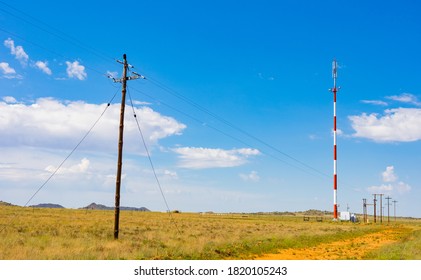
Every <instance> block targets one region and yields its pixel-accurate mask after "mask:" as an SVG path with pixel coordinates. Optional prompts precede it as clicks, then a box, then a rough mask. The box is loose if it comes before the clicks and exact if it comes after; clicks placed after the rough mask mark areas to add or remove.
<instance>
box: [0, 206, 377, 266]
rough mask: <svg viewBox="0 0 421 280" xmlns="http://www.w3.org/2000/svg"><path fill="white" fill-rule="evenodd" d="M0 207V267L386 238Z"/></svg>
mask: <svg viewBox="0 0 421 280" xmlns="http://www.w3.org/2000/svg"><path fill="white" fill-rule="evenodd" d="M113 223H114V212H113V211H100V210H71V209H32V208H23V207H10V206H7V207H6V206H0V228H4V229H3V230H2V231H1V232H0V259H63V260H71V259H100V260H106V259H247V258H248V259H251V258H253V257H254V256H256V255H263V254H266V253H275V252H277V251H278V250H280V249H285V248H305V247H309V246H316V245H317V244H320V243H326V242H334V241H339V240H343V239H348V238H354V237H358V236H362V235H365V234H368V233H373V232H377V231H379V230H381V228H380V227H379V226H378V225H358V224H351V223H338V222H329V221H327V220H325V221H324V222H303V220H302V217H293V216H276V215H240V214H238V215H236V214H227V215H212V214H210V215H200V214H197V213H182V214H172V219H171V218H170V216H169V215H168V214H167V213H154V212H130V211H122V212H121V216H120V236H119V237H120V238H119V240H117V241H116V240H114V239H113Z"/></svg>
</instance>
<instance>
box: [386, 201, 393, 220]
mask: <svg viewBox="0 0 421 280" xmlns="http://www.w3.org/2000/svg"><path fill="white" fill-rule="evenodd" d="M385 199H386V200H387V224H389V222H390V212H389V205H390V202H389V200H391V199H392V198H391V197H390V196H387V197H386V198H385Z"/></svg>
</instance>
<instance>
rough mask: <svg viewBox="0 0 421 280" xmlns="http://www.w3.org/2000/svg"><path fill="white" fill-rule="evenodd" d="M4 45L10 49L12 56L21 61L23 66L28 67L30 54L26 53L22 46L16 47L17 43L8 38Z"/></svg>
mask: <svg viewBox="0 0 421 280" xmlns="http://www.w3.org/2000/svg"><path fill="white" fill-rule="evenodd" d="M4 45H5V46H6V47H7V48H9V49H10V53H11V54H12V55H14V56H15V58H16V59H17V60H19V62H20V63H21V64H22V65H26V64H27V63H28V60H29V56H28V54H27V53H26V52H25V50H24V49H23V47H22V46H15V42H14V41H13V40H12V39H11V38H8V39H7V40H5V41H4Z"/></svg>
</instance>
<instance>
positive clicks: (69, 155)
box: [0, 91, 118, 232]
mask: <svg viewBox="0 0 421 280" xmlns="http://www.w3.org/2000/svg"><path fill="white" fill-rule="evenodd" d="M117 92H118V91H116V92H115V93H114V95H113V97H112V98H111V100H110V101H109V102H108V103H107V106H106V107H105V108H104V110H103V111H102V113H101V114H100V115H99V117H98V118H97V119H96V120H95V122H94V123H93V125H92V126H91V127H90V128H89V129H88V130H87V131H86V133H85V134H84V135H83V137H82V138H81V139H80V141H79V142H78V143H77V144H76V145H75V146H74V147H73V149H72V150H71V151H70V152H69V153H68V154H67V156H66V157H65V158H64V159H63V161H62V162H61V163H60V164H59V165H58V166H57V168H56V169H54V171H53V172H51V174H50V176H48V178H47V179H46V180H45V181H44V182H43V183H42V184H41V185H40V186H39V187H38V188H37V189H36V191H35V192H34V193H33V194H32V196H31V197H30V198H29V199H28V200H27V201H26V203H25V204H24V205H23V207H26V206H28V204H29V203H30V202H31V201H32V199H34V197H35V196H36V195H37V194H38V193H39V192H40V191H41V190H42V189H43V188H44V187H45V186H46V185H47V184H48V182H50V181H51V179H52V178H53V177H54V176H55V175H56V174H57V172H58V171H59V170H60V168H61V167H62V166H63V165H64V164H65V163H66V161H67V160H68V159H69V158H70V157H71V156H72V155H73V153H74V152H75V151H76V150H77V149H78V148H79V146H80V145H81V144H82V143H83V141H85V139H86V138H87V137H88V135H89V134H90V133H91V132H92V130H93V129H94V128H95V126H96V125H97V124H98V122H99V121H100V120H101V118H102V117H103V116H104V114H105V112H106V111H107V110H108V108H109V107H110V105H111V103H112V102H113V100H114V98H115V96H116V95H117ZM5 227H6V226H4V227H2V228H1V229H0V232H2V231H3V230H4V229H5Z"/></svg>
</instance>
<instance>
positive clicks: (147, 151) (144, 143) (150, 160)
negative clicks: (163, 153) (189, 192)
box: [127, 87, 181, 234]
mask: <svg viewBox="0 0 421 280" xmlns="http://www.w3.org/2000/svg"><path fill="white" fill-rule="evenodd" d="M127 93H128V94H129V99H130V105H131V107H132V111H133V117H134V119H135V121H136V125H137V129H138V130H139V134H140V138H141V139H142V143H143V147H144V148H145V151H146V155H147V156H148V160H149V164H150V166H151V169H152V172H153V174H154V177H155V181H156V183H157V186H158V188H159V191H160V193H161V196H162V199H163V200H164V203H165V206H166V207H167V212H168V215H169V216H170V219H171V221H172V222H173V224H174V225H175V227H176V229H177V231H178V233H179V234H181V231H180V229H179V228H178V226H177V223H176V222H175V220H174V218H173V216H172V215H171V209H170V206H169V205H168V201H167V199H166V197H165V194H164V192H163V190H162V186H161V182H160V181H159V178H158V175H157V174H156V169H155V166H154V164H153V161H152V157H151V154H150V152H149V149H148V145H147V144H146V141H145V137H144V136H143V132H142V129H141V128H140V124H139V120H138V118H137V114H136V111H135V108H134V105H133V100H132V96H131V94H130V90H129V87H127Z"/></svg>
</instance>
